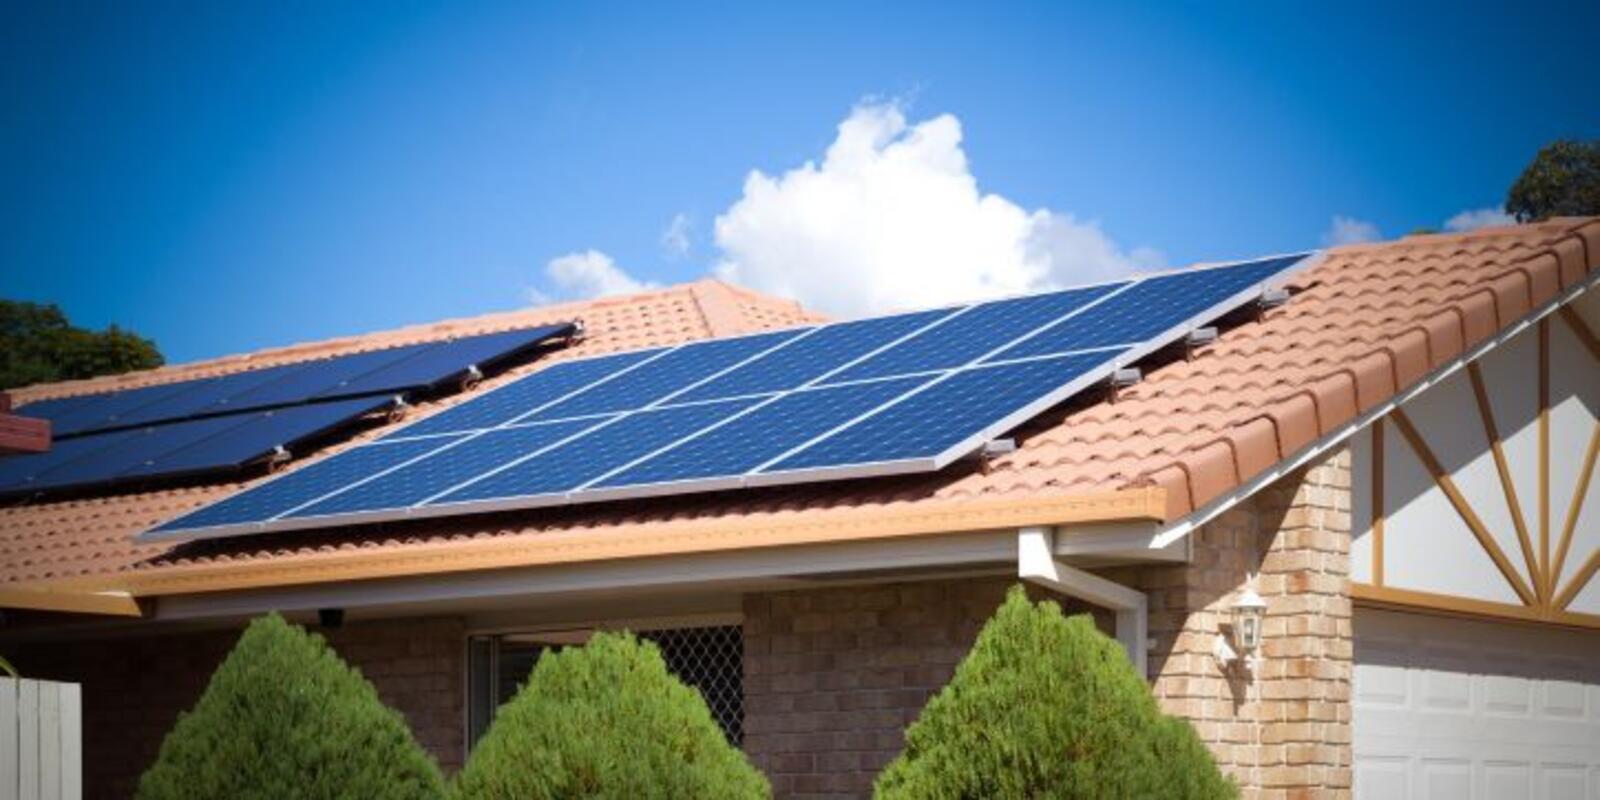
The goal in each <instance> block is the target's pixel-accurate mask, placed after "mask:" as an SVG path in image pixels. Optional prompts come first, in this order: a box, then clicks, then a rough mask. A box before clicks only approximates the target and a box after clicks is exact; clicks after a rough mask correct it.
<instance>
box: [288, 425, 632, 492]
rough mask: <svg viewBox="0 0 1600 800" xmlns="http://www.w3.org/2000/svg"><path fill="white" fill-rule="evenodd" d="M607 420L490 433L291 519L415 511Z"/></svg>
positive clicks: (411, 464)
mask: <svg viewBox="0 0 1600 800" xmlns="http://www.w3.org/2000/svg"><path fill="white" fill-rule="evenodd" d="M605 419H606V418H604V417H591V418H589V419H584V420H571V421H567V422H551V423H548V424H543V425H527V426H523V427H519V428H501V429H499V430H492V431H488V432H487V433H484V434H481V435H479V436H477V437H476V438H472V439H468V440H466V441H464V442H462V443H460V444H458V445H455V446H453V447H450V448H449V449H446V450H440V451H437V452H435V453H433V454H432V455H430V456H428V457H427V458H424V459H422V460H420V461H415V462H413V463H410V464H407V465H406V466H404V467H401V468H400V469H397V470H395V471H393V472H390V473H388V474H386V475H382V476H380V477H378V478H377V479H375V480H371V481H368V482H366V483H363V484H361V485H359V486H356V487H354V488H352V489H350V490H349V491H346V492H340V493H339V494H336V495H334V496H332V497H329V498H327V499H324V500H319V501H317V502H316V503H313V504H311V505H309V506H306V507H305V508H302V509H300V510H299V511H296V512H294V513H293V514H290V515H289V516H291V517H316V516H323V515H326V514H348V513H354V512H359V511H376V510H385V509H401V508H405V507H407V506H411V505H415V504H416V503H419V502H421V501H423V500H426V499H428V498H429V497H432V496H434V495H436V494H440V493H442V492H444V491H445V490H447V489H450V488H452V487H454V486H456V485H458V484H461V483H465V482H466V481H467V480H468V479H470V478H475V477H477V476H479V475H483V474H486V473H488V472H489V471H490V470H492V469H494V468H496V467H499V466H501V465H504V464H509V463H511V462H512V461H515V460H517V459H518V458H522V457H523V456H526V455H528V454H530V453H533V452H535V451H537V450H539V449H540V448H543V447H547V446H549V445H551V444H554V443H556V442H559V441H561V440H562V439H565V438H566V437H568V436H571V435H572V434H574V433H577V432H579V431H582V430H584V429H586V428H592V427H594V426H595V425H598V424H599V423H601V422H602V421H604V420H605ZM378 446H379V447H390V446H391V445H378Z"/></svg>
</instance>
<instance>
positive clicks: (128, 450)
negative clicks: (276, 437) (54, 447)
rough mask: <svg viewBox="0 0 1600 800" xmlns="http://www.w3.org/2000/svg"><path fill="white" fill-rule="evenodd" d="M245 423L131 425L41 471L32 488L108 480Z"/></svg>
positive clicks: (240, 420)
mask: <svg viewBox="0 0 1600 800" xmlns="http://www.w3.org/2000/svg"><path fill="white" fill-rule="evenodd" d="M249 422H251V420H249V419H248V418H246V417H239V416H230V417H211V418H209V419H200V420H190V421H187V422H174V423H172V424H169V425H157V426H154V427H149V428H135V429H133V430H131V431H127V434H128V435H126V436H118V435H117V434H115V433H113V434H110V435H111V436H116V437H117V439H118V440H119V441H118V442H117V444H116V445H114V446H112V447H108V448H106V449H104V450H100V451H97V452H96V453H95V454H94V456H93V457H92V458H83V459H79V460H77V461H74V462H72V463H70V464H65V465H62V466H60V467H57V468H56V469H52V470H50V471H48V472H45V473H44V474H42V475H40V476H39V477H38V479H37V480H36V481H34V485H33V487H32V488H34V489H50V488H58V487H67V486H77V485H88V484H97V483H104V482H107V481H111V480H114V479H116V478H117V477H118V476H120V475H122V474H123V473H124V472H128V471H130V470H136V469H138V468H140V467H142V466H144V465H145V464H147V463H150V462H153V461H155V460H156V459H157V458H159V457H160V456H161V455H163V454H165V453H169V452H172V451H173V450H178V449H181V448H184V447H188V446H190V445H192V444H195V443H196V442H200V441H203V440H205V439H208V438H210V437H212V436H216V435H218V434H221V433H225V432H227V431H228V430H230V429H232V428H237V427H239V426H240V425H245V424H248V423H249ZM102 435H104V434H102Z"/></svg>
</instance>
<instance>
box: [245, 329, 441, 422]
mask: <svg viewBox="0 0 1600 800" xmlns="http://www.w3.org/2000/svg"><path fill="white" fill-rule="evenodd" d="M433 346H434V345H433V344H431V343H430V344H413V345H406V346H405V347H391V348H388V349H387V350H369V351H367V352H365V353H354V354H351V355H348V356H339V357H338V358H328V359H323V360H322V361H313V362H311V363H310V364H307V365H306V368H305V369H302V370H299V371H297V372H294V373H291V374H289V375H285V376H284V377H283V378H282V379H281V380H276V381H273V382H272V383H269V384H267V385H265V386H261V387H258V388H256V389H252V390H251V391H248V392H244V393H242V394H239V395H237V396H235V397H234V398H233V403H234V405H235V406H236V407H239V408H244V407H256V408H264V407H268V406H277V405H289V404H293V403H301V402H304V401H305V400H306V399H308V398H311V397H314V396H316V395H318V394H323V395H328V396H334V395H342V394H345V392H342V391H340V390H339V389H340V387H341V386H342V385H344V384H346V383H348V382H351V381H354V380H356V379H358V378H360V377H361V376H363V375H365V374H367V373H369V372H373V371H375V370H379V369H382V368H384V367H387V366H390V365H392V364H395V363H397V362H400V361H402V360H404V359H407V358H410V357H412V356H414V355H416V354H418V353H420V352H422V351H424V350H426V349H428V348H430V347H433Z"/></svg>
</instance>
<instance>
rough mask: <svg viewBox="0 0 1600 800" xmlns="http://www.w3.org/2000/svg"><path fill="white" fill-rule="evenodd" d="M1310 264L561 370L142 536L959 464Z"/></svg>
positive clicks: (1091, 290)
mask: <svg viewBox="0 0 1600 800" xmlns="http://www.w3.org/2000/svg"><path fill="white" fill-rule="evenodd" d="M1308 258H1309V254H1301V255H1295V256H1285V257H1277V258H1270V259H1262V260H1259V261H1251V262H1242V263H1237V264H1228V265H1221V266H1216V267H1206V268H1201V269H1194V270H1188V271H1183V272H1176V273H1168V274H1164V275H1157V276H1151V277H1147V278H1139V279H1132V280H1124V281H1117V282H1113V283H1107V284H1101V285H1096V286H1089V287H1081V288H1075V289H1067V290H1063V291H1058V292H1049V293H1043V294H1038V295H1030V296H1026V297H1017V298H1011V299H1006V300H998V301H992V302H986V303H976V304H970V305H965V306H957V307H953V308H947V309H938V310H933V311H924V312H917V313H910V314H898V315H893V316H886V317H881V318H875V319H868V320H857V321H851V322H843V323H838V324H834V325H824V326H816V327H804V328H798V329H793V330H786V331H778V332H772V333H763V334H755V335H748V336H740V337H731V338H726V339H717V340H710V341H703V342H692V343H688V344H684V345H679V346H677V347H673V348H660V349H654V350H647V351H640V352H635V353H623V354H616V355H609V356H601V357H597V358H593V359H585V360H578V361H571V362H566V363H563V364H557V365H555V366H552V367H550V368H548V369H544V370H540V371H538V372H535V373H533V374H532V375H529V376H527V377H524V378H522V379H521V380H518V381H515V382H512V383H509V384H507V385H505V386H503V387H501V388H499V389H497V390H495V391H491V392H486V393H484V394H483V395H480V396H478V397H474V398H471V399H469V400H468V401H466V402H464V403H462V404H460V405H458V406H456V407H454V408H451V409H448V410H446V411H444V412H443V413H441V414H438V415H436V416H434V417H432V418H430V419H424V420H420V421H418V422H416V423H413V424H411V425H407V426H404V427H402V428H399V429H396V430H394V431H392V432H390V433H389V434H388V435H387V436H385V437H384V438H383V439H381V440H379V441H377V442H373V443H369V444H366V445H362V446H358V447H355V448H352V449H351V450H349V451H346V452H344V453H340V454H337V455H335V456H333V457H331V458H329V459H327V460H326V461H324V462H321V463H319V464H313V465H311V466H309V467H307V468H305V469H301V470H297V471H295V472H292V473H289V474H286V475H283V476H280V477H278V478H275V479H272V480H269V481H267V482H265V483H263V484H261V485H259V486H257V487H254V488H252V489H249V490H246V491H244V492H242V493H240V494H238V495H236V496H234V497H232V498H229V499H226V500H224V501H222V502H220V503H217V504H215V505H212V506H209V507H207V508H204V509H201V510H199V511H197V512H194V513H191V514H189V515H187V516H184V517H180V518H178V519H175V520H172V521H170V522H168V523H166V524H165V525H162V526H160V527H158V528H156V529H154V530H152V531H149V532H147V533H145V534H143V537H144V538H147V539H161V538H193V537H196V536H221V535H231V534H239V533H248V532H254V531H267V530H292V529H296V528H309V527H318V526H324V525H329V524H347V523H359V522H364V521H378V520H390V519H403V518H413V517H426V516H440V515H448V514H463V513H472V512H479V511H492V510H504V509H512V508H533V507H539V506H548V505H556V504H565V503H580V502H592V501H598V500H607V499H618V498H625V497H644V496H651V495H659V494H666V493H680V492H695V491H712V490H724V489H734V488H738V487H743V486H760V485H772V484H785V483H797V482H802V481H816V480H831V479H842V478H862V477H870V476H875V475H889V474H904V473H908V472H917V471H929V470H937V469H942V468H943V467H945V466H947V465H948V464H950V463H951V462H953V461H954V460H956V459H959V458H962V457H965V456H967V455H969V454H970V453H972V452H974V451H975V450H977V449H979V448H981V447H982V446H983V444H984V443H985V442H986V441H988V440H990V439H993V438H995V437H997V436H1000V435H1002V434H1004V433H1005V432H1006V431H1008V430H1010V429H1012V428H1014V427H1016V426H1017V425H1018V424H1021V423H1022V422H1024V421H1026V420H1027V419H1029V418H1032V417H1034V416H1037V415H1038V414H1039V413H1040V412H1042V411H1044V410H1046V409H1048V408H1050V407H1051V406H1053V405H1056V404H1058V403H1060V402H1062V401H1064V400H1066V399H1068V398H1070V397H1071V396H1073V395H1074V394H1076V393H1078V392H1080V391H1082V390H1084V389H1086V388H1088V387H1090V386H1092V385H1094V384H1097V383H1101V382H1104V381H1105V380H1107V379H1108V378H1109V377H1110V375H1111V374H1112V373H1113V372H1114V371H1115V370H1116V369H1117V368H1119V367H1122V366H1126V365H1128V364H1131V363H1134V362H1136V361H1137V360H1138V359H1140V358H1143V357H1144V356H1147V355H1149V354H1150V353H1152V352H1154V351H1155V350H1157V349H1159V348H1161V347H1164V346H1166V345H1168V344H1171V343H1173V342H1175V341H1177V340H1179V339H1181V338H1182V337H1183V336H1184V335H1186V334H1187V333H1188V332H1190V331H1192V330H1193V329H1195V328H1197V327H1200V326H1202V325H1205V324H1207V323H1209V322H1211V321H1213V320H1215V319H1217V318H1218V317H1221V316H1223V315H1224V314H1226V313H1228V312H1230V311H1232V310H1234V309H1236V308H1238V307H1239V306H1241V305H1243V304H1244V303H1247V302H1249V301H1251V300H1253V299H1256V298H1258V297H1259V296H1260V295H1261V294H1262V292H1264V291H1265V290H1266V289H1267V288H1270V286H1272V285H1275V284H1277V283H1279V282H1281V281H1282V280H1284V279H1285V278H1286V276H1287V275H1288V274H1289V273H1290V272H1291V271H1293V270H1296V269H1300V268H1303V267H1304V266H1305V264H1306V263H1308Z"/></svg>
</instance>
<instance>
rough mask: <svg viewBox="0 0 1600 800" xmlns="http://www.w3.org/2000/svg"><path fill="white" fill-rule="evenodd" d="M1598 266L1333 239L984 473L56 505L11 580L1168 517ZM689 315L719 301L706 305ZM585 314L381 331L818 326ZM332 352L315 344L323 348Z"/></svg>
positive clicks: (13, 533)
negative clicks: (587, 502) (601, 497)
mask: <svg viewBox="0 0 1600 800" xmlns="http://www.w3.org/2000/svg"><path fill="white" fill-rule="evenodd" d="M1597 266H1600V220H1590V219H1566V220H1553V221H1550V222H1546V223H1541V224H1535V225H1523V226H1515V227H1506V228H1497V229H1490V230H1484V231H1478V232H1474V233H1470V234H1457V235H1443V236H1416V237H1408V238H1406V239H1403V240H1400V241H1397V242H1389V243H1381V244H1371V245H1358V246H1352V247H1342V248H1336V249H1334V250H1332V251H1330V252H1329V254H1328V256H1327V258H1326V259H1325V260H1323V261H1322V262H1321V263H1320V264H1319V265H1317V266H1316V267H1315V268H1313V269H1311V270H1308V271H1307V272H1304V273H1301V274H1300V275H1298V276H1296V277H1295V279H1294V280H1293V282H1292V284H1291V289H1292V291H1293V297H1292V299H1291V300H1290V301H1289V302H1288V303H1287V304H1286V305H1284V306H1282V307H1280V308H1277V309H1273V310H1271V311H1268V312H1265V313H1264V314H1263V315H1261V316H1260V317H1259V318H1248V319H1237V320H1232V321H1231V324H1230V325H1229V326H1227V327H1225V329H1224V331H1223V332H1222V335H1221V337H1220V338H1219V339H1218V341H1217V342H1216V343H1215V344H1214V345H1211V346H1210V347H1208V348H1206V349H1204V350H1202V351H1200V352H1199V353H1198V354H1196V355H1194V356H1193V357H1192V358H1190V359H1184V358H1181V357H1179V358H1173V359H1168V360H1166V361H1165V362H1163V363H1158V364H1147V365H1146V367H1147V374H1146V378H1145V380H1144V381H1143V382H1141V383H1139V384H1137V385H1135V386H1133V387H1131V388H1128V389H1125V390H1123V391H1121V392H1120V393H1119V394H1118V396H1117V398H1116V400H1115V402H1111V401H1109V400H1107V399H1105V398H1102V397H1094V398H1085V399H1082V400H1078V401H1075V402H1072V403H1069V404H1068V405H1066V406H1064V407H1062V408H1059V409H1056V410H1053V411H1051V412H1047V413H1046V414H1044V415H1042V416H1041V417H1039V418H1037V419H1035V420H1033V421H1032V422H1030V423H1028V424H1027V425H1025V426H1023V428H1022V430H1020V431H1019V432H1018V433H1017V439H1018V445H1019V447H1018V449H1017V451H1016V452H1014V453H1012V454H1009V455H1006V456H1002V457H1000V458H998V459H996V460H994V461H992V462H990V464H989V465H988V467H987V468H986V469H978V468H977V467H976V466H974V465H966V464H962V465H956V466H952V467H950V468H948V469H946V470H944V471H942V472H940V473H936V474H928V475H919V476H909V477H902V478H892V479H875V480H864V481H851V482H840V483H832V484H818V485H811V486H799V487H788V488H781V489H771V490H759V491H758V490H745V491H740V492H735V493H726V494H717V495H705V496H694V497H678V498H657V499H653V500H648V501H632V502H626V503H615V504H602V505H597V506H583V507H574V508H567V509H557V510H542V511H529V512H508V513H503V514H497V515H486V516H477V517H470V518H460V519H441V520H428V521H418V522H411V523H403V524H393V525H382V526H371V527H367V528H356V529H340V530H333V531H326V532H298V533H282V534H272V535H266V536H257V537H243V538H239V539H230V540H219V541H215V542H197V543H192V544H188V545H178V546H171V545H157V546H135V545H134V544H132V542H131V538H130V537H131V535H132V534H133V533H135V532H137V531H139V530H142V529H144V528H146V527H149V526H151V525H154V524H156V523H159V522H161V521H163V520H165V519H167V518H170V517H172V516H174V515H176V514H177V513H179V512H180V511H183V510H186V509H189V508H192V507H194V506H197V505H200V504H202V503H205V502H207V501H209V500H212V499H215V498H216V497H218V496H220V495H222V494H225V493H227V492H229V491H231V490H232V489H233V488H235V487H232V486H223V487H208V488H203V489H182V490H171V491H164V492H152V493H147V494H143V495H137V496H129V497H120V498H104V499H98V500H84V501H76V502H63V503H54V504H43V505H38V506H32V507H25V508H14V509H9V510H0V581H3V580H31V579H46V578H65V577H70V576H78V575H85V574H94V573H105V572H111V571H121V570H127V569H140V570H161V569H163V568H166V567H169V566H177V567H179V568H189V567H192V566H197V565H207V564H213V565H223V564H226V565H237V564H244V563H251V562H273V563H276V564H283V565H295V564H303V565H305V566H307V567H311V566H313V565H315V564H316V563H317V560H318V559H319V558H320V557H321V556H322V555H324V554H329V553H385V554H389V553H395V552H405V551H408V550H417V551H419V552H421V551H426V552H430V553H431V552H441V551H447V550H449V548H451V547H452V546H453V545H452V543H461V542H467V541H480V540H484V539H498V540H506V541H509V542H512V543H515V542H523V541H526V542H533V541H536V540H537V541H550V540H551V538H552V537H555V538H559V537H566V536H571V535H576V534H578V533H599V534H603V533H605V532H606V531H608V530H613V529H614V530H618V531H621V530H624V529H626V530H633V531H637V530H640V529H641V527H644V528H648V527H650V526H653V525H660V526H662V527H666V526H668V525H677V524H680V523H683V522H685V521H691V520H732V521H736V522H739V523H741V524H743V523H748V525H749V526H750V527H751V528H755V527H759V526H770V525H774V524H781V523H782V522H783V521H784V520H789V519H794V518H797V517H803V516H806V515H816V514H817V513H818V512H823V511H828V512H830V513H831V512H833V511H839V510H842V509H878V510H885V509H887V510H902V509H911V508H916V507H919V506H921V505H930V506H931V505H933V504H937V503H940V502H942V501H957V502H961V501H979V500H998V499H1003V498H1029V499H1036V498H1051V497H1065V496H1076V495H1089V494H1093V493H1103V492H1106V491H1109V490H1116V489H1122V488H1129V487H1137V486H1145V485H1156V486H1160V487H1162V488H1164V489H1166V498H1167V504H1168V506H1167V517H1168V518H1169V519H1175V518H1178V517H1181V516H1183V515H1185V514H1187V513H1189V512H1190V511H1191V510H1193V509H1195V508H1198V507H1200V506H1201V505H1203V504H1205V503H1206V502H1208V501H1209V500H1211V499H1213V498H1215V497H1218V496H1219V495H1221V494H1223V493H1225V492H1227V491H1229V490H1231V489H1233V488H1235V487H1237V486H1239V485H1241V484H1243V483H1245V482H1247V481H1249V480H1250V479H1251V477H1252V476H1254V475H1256V474H1258V473H1260V472H1261V471H1262V470H1265V469H1266V468H1268V467H1270V466H1272V465H1273V464H1275V463H1277V462H1278V461H1280V460H1281V459H1283V458H1286V457H1288V456H1290V455H1292V454H1293V453H1295V452H1296V451H1298V450H1300V449H1301V448H1302V447H1304V446H1305V445H1307V444H1309V443H1311V442H1313V441H1315V440H1316V439H1318V438H1320V437H1321V436H1323V435H1325V434H1328V433H1331V432H1333V431H1335V430H1337V429H1338V428H1340V427H1341V426H1344V425H1346V424H1348V423H1349V422H1350V421H1351V420H1353V419H1355V418H1356V417H1357V416H1358V415H1359V414H1360V413H1361V412H1362V411H1364V410H1366V409H1370V408H1373V407H1374V406H1376V405H1378V404H1381V403H1382V402H1383V401H1384V400H1386V399H1387V398H1389V397H1391V396H1393V395H1394V394H1395V393H1396V392H1397V391H1399V390H1400V389H1403V388H1404V387H1405V386H1407V385H1410V384H1412V383H1414V382H1415V381H1417V380H1418V379H1419V378H1421V377H1422V376H1424V375H1425V374H1427V373H1428V372H1429V371H1430V370H1431V369H1433V368H1434V367H1437V366H1440V365H1443V364H1445V363H1447V362H1449V361H1451V360H1452V359H1455V358H1457V357H1459V356H1460V355H1461V354H1462V353H1463V352H1465V351H1466V350H1467V349H1468V348H1470V347H1471V346H1472V345H1473V344H1474V343H1476V342H1479V341H1482V340H1483V339H1485V338H1486V337H1488V336H1490V335H1492V334H1493V333H1495V332H1496V331H1498V330H1499V329H1501V328H1503V327H1505V326H1506V325H1509V324H1510V323H1512V322H1513V321H1515V320H1516V319H1518V318H1520V317H1522V316H1523V315H1525V314H1526V313H1527V312H1528V311H1530V310H1531V309H1533V308H1535V307H1537V306H1539V305H1541V304H1543V303H1545V302H1546V301H1548V300H1549V299H1551V298H1552V297H1554V296H1556V295H1557V294H1558V293H1559V292H1560V291H1561V290H1562V289H1563V288H1565V287H1570V286H1572V285H1574V284H1575V283H1576V282H1578V281H1580V280H1583V279H1584V278H1585V277H1586V276H1587V275H1588V274H1589V272H1590V271H1591V270H1593V269H1594V268H1596V267H1597ZM717 298H721V299H720V300H718V299H717ZM696 304H700V305H704V304H710V305H713V306H716V307H717V308H718V309H720V310H719V312H717V313H700V312H696V311H694V310H693V309H694V306H695V305H696ZM576 308H580V309H581V311H575V310H572V309H567V310H563V309H550V310H537V311H533V312H522V313H519V315H517V316H515V317H510V316H501V317H486V318H480V319H479V320H472V321H464V322H458V323H443V324H441V326H428V327H427V328H419V329H409V331H411V332H409V333H408V332H396V333H394V334H385V335H383V337H387V338H383V337H376V340H377V341H399V340H402V339H403V338H404V337H406V336H414V337H416V338H423V337H424V335H426V334H428V333H429V332H431V333H432V335H444V334H445V333H448V332H455V331H458V330H467V329H469V328H465V327H462V328H455V329H451V328H448V327H442V326H448V325H452V324H454V325H458V326H474V327H471V328H470V329H471V330H487V329H491V328H493V327H494V326H496V325H499V326H502V327H504V326H510V325H513V324H526V323H529V322H539V321H546V320H549V319H554V318H559V317H560V316H562V314H566V315H569V316H570V315H572V314H574V313H578V314H580V315H581V316H583V317H584V318H585V320H586V321H587V322H588V323H589V326H590V330H591V339H590V342H589V343H586V344H585V345H583V346H582V348H580V349H579V351H578V352H579V353H580V354H587V353H593V352H600V351H602V350H613V349H625V348H631V347H639V346H644V345H649V344H660V343H666V342H673V341H681V340H684V339H690V338H698V337H703V336H707V335H720V334H726V333H733V332H736V331H737V330H749V329H757V328H761V327H769V326H776V325H786V324H792V323H794V322H797V321H801V320H803V319H809V318H810V317H809V316H808V315H806V314H805V313H804V312H802V311H800V310H798V309H797V308H795V307H794V306H792V305H785V304H781V303H779V302H777V301H772V300H768V299H764V298H761V297H760V296H758V295H753V294H750V293H748V292H744V291H743V290H740V289H737V288H734V287H730V286H727V285H726V284H721V283H715V282H702V283H698V284H691V285H690V286H688V287H686V288H681V289H668V290H663V291H661V292H657V293H651V294H647V295H641V296H636V297H633V298H621V299H617V300H614V301H601V302H600V303H596V304H594V305H592V306H591V305H585V306H581V307H576ZM723 314H725V315H726V318H723V316H722V315H723ZM374 338H375V337H363V338H362V339H360V340H352V341H346V342H345V343H342V344H335V345H332V346H334V347H338V346H343V347H349V348H357V347H361V346H372V345H371V344H363V343H365V342H369V341H372V340H374ZM319 347H323V346H322V345H310V346H307V348H306V349H305V350H304V351H302V352H316V353H318V354H320V353H322V352H325V351H323V350H317V349H315V348H319ZM269 357H276V358H288V357H291V356H276V355H273V356H269ZM301 357H303V356H301ZM213 363H217V362H213ZM261 363H268V362H265V361H263V362H261ZM191 368H192V369H204V368H206V367H205V365H196V366H195V367H191ZM176 369H178V370H182V369H184V368H176ZM128 380H130V381H138V380H142V379H141V378H130V379H128ZM34 391H35V392H36V393H37V394H35V395H29V396H40V397H43V396H53V395H52V393H65V391H64V390H62V389H60V387H44V388H41V389H37V390H34ZM541 537H543V538H541Z"/></svg>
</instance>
